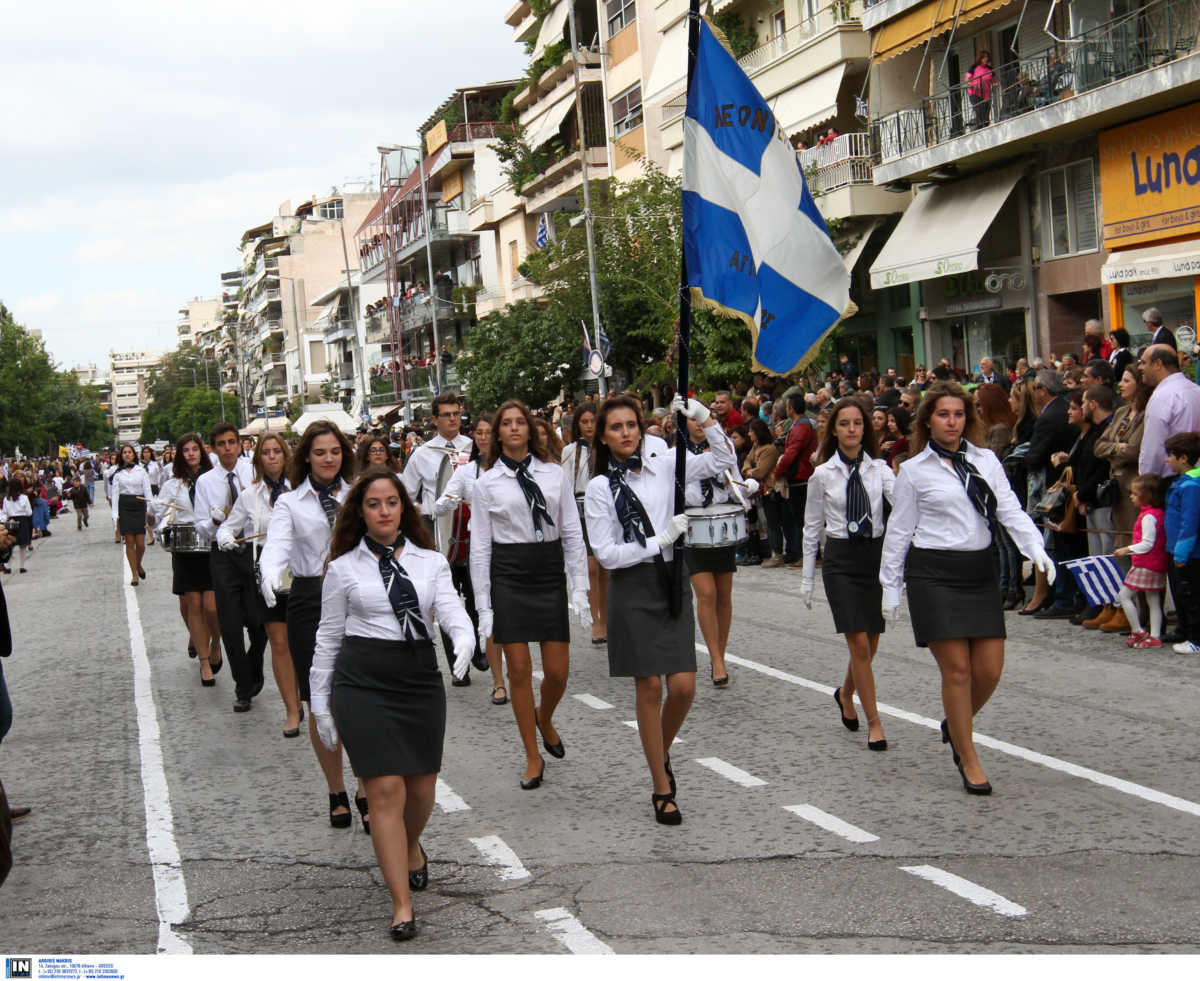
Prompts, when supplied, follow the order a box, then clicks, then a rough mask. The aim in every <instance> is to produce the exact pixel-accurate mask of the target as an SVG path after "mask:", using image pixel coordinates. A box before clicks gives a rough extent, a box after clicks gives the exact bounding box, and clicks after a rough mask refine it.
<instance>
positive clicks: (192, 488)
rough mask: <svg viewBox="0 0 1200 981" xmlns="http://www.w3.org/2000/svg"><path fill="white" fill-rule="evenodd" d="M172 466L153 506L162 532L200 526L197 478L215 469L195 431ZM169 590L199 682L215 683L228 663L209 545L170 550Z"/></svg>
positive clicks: (180, 446) (184, 438)
mask: <svg viewBox="0 0 1200 981" xmlns="http://www.w3.org/2000/svg"><path fill="white" fill-rule="evenodd" d="M171 466H172V475H171V476H170V477H169V478H168V479H166V480H164V481H163V484H162V486H161V487H160V488H159V491H158V496H157V497H155V499H154V503H153V504H151V505H150V516H151V519H152V523H153V524H154V525H155V526H156V527H157V528H158V533H159V535H160V536H161V535H162V534H163V531H164V529H166V528H171V527H176V526H179V525H189V526H191V527H193V528H195V526H196V518H195V513H194V508H195V505H196V481H197V480H198V479H199V477H200V475H201V474H202V473H204V472H205V471H206V470H210V469H212V463H211V462H210V461H209V459H208V454H207V453H205V452H204V444H203V443H202V442H201V440H200V437H199V436H198V435H197V434H196V433H185V434H184V435H183V436H180V437H179V440H178V442H176V444H175V453H174V455H173V463H172V464H171ZM197 534H199V531H198V530H197ZM205 544H207V542H206V543H205ZM171 592H172V593H173V594H174V595H176V596H178V597H179V607H180V613H181V614H182V615H183V621H184V623H185V624H186V625H187V631H188V640H189V644H188V654H190V655H191V656H192V657H195V658H197V660H199V662H200V684H202V685H203V686H204V687H205V688H211V687H212V686H213V685H215V684H216V683H217V682H216V679H215V678H214V677H213V676H214V675H215V674H216V673H217V672H218V671H220V670H221V665H222V664H223V663H224V661H223V660H222V659H221V627H220V624H219V623H218V622H217V597H216V593H214V592H213V583H212V572H211V571H210V563H209V552H208V550H207V549H205V550H204V551H203V552H172V553H171ZM200 651H207V652H208V654H207V656H205V657H199V652H200Z"/></svg>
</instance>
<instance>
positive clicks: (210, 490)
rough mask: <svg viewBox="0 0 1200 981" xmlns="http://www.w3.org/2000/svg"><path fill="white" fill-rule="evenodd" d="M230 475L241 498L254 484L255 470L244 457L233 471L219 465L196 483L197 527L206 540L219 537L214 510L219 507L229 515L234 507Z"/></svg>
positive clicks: (202, 475)
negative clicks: (230, 497) (213, 516)
mask: <svg viewBox="0 0 1200 981" xmlns="http://www.w3.org/2000/svg"><path fill="white" fill-rule="evenodd" d="M229 474H233V479H234V483H235V484H236V485H237V489H238V495H239V496H240V495H241V493H242V491H244V490H245V489H246V488H247V487H249V486H250V485H251V484H252V483H254V468H253V467H251V466H250V461H249V460H247V459H246V458H245V457H244V456H239V457H238V458H237V460H236V461H235V462H234V465H233V469H232V470H226V469H225V468H224V467H223V466H221V465H220V464H219V463H218V464H216V465H214V466H213V468H212V469H211V470H205V471H204V473H202V474H201V475H200V478H199V479H198V480H197V481H196V527H197V528H198V529H199V530H200V531H201V532H202V533H203V534H204V537H205V538H209V539H213V538H216V537H217V523H216V522H215V521H213V519H212V509H213V508H214V507H218V508H221V509H222V510H224V511H225V512H226V514H228V513H229V509H230V507H231V506H232V504H231V502H230V500H229V496H230V495H229V476H228V475H229Z"/></svg>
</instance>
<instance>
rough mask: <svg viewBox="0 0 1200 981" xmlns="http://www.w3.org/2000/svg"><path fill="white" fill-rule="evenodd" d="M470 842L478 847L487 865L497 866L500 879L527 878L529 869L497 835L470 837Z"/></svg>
mask: <svg viewBox="0 0 1200 981" xmlns="http://www.w3.org/2000/svg"><path fill="white" fill-rule="evenodd" d="M471 844H472V845H474V846H475V847H476V848H478V849H479V853H480V854H481V855H483V857H484V859H486V861H487V863H488V864H489V865H495V866H497V871H496V875H498V876H500V878H501V879H507V880H512V879H528V878H529V870H528V869H526V868H525V866H524V865H522V864H521V860H520V859H519V858H517V853H516V852H514V851H513V850H512V849H511V848H509V847H508V845H506V844H505V843H504V839H503V838H501V837H500V836H499V835H486V836H485V837H483V838H472V839H471Z"/></svg>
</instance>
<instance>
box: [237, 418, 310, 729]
mask: <svg viewBox="0 0 1200 981" xmlns="http://www.w3.org/2000/svg"><path fill="white" fill-rule="evenodd" d="M250 460H251V466H252V467H253V468H254V483H252V484H251V485H250V486H249V487H248V488H246V490H245V491H244V492H243V493H241V494H239V495H238V499H237V500H236V501H234V503H233V507H232V508H231V509H230V511H229V516H228V517H227V518H226V519H225V520H224V521H222V522H221V525H220V527H219V528H218V529H217V546H218V547H219V548H220V549H221V550H222V551H225V552H232V551H236V550H237V549H238V548H239V546H241V545H242V544H243V543H244V542H245V540H246V539H250V548H251V549H252V550H253V558H254V565H255V567H256V568H257V566H258V558H259V555H260V554H261V552H262V549H263V546H264V545H265V539H266V537H267V527H268V524H269V523H270V520H271V512H272V510H273V509H274V507H275V504H276V502H277V501H278V500H279V498H280V496H281V495H283V494H286V493H287V492H288V491H289V490H291V489H292V486H291V484H289V483H288V479H287V476H286V474H287V468H288V464H289V463H290V462H291V459H290V454H289V452H288V448H287V443H285V442H284V441H283V437H282V436H280V435H279V434H278V433H264V434H263V436H262V437H261V438H260V439H259V441H258V444H257V445H256V446H255V447H254V454H253V456H252V457H251V458H250ZM238 539H241V540H242V541H241V542H239V541H238ZM260 606H261V608H260V609H259V610H258V612H259V614H260V615H261V618H262V621H263V625H264V626H265V627H266V631H267V640H268V641H269V642H270V644H271V671H272V673H273V674H274V675H275V685H276V687H277V688H278V689H279V694H280V696H281V697H282V698H283V707H284V711H285V712H286V718H285V720H284V725H283V736H284V738H285V739H295V738H296V737H297V736H299V735H300V723H301V722H303V721H304V709H303V707H302V706H301V705H300V688H299V686H298V685H297V683H296V669H295V667H294V666H293V665H292V655H291V653H290V651H289V650H288V640H287V610H288V598H287V594H285V593H277V594H276V597H275V605H274V606H273V607H269V608H268V607H266V606H265V605H261V604H260Z"/></svg>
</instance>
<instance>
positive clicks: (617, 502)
mask: <svg viewBox="0 0 1200 981" xmlns="http://www.w3.org/2000/svg"><path fill="white" fill-rule="evenodd" d="M641 469H642V455H641V453H634V454H633V455H632V456H631V457H629V459H628V460H624V461H621V462H617V461H616V460H610V461H609V464H608V489H609V490H610V491H611V492H612V496H613V505H614V506H615V507H616V509H617V520H618V521H620V522H621V530H622V532H623V537H624V539H625V541H627V542H632V541H633V540H634V539H637V543H638V544H639V545H645V544H646V528H645V527H644V525H643V523H642V517H641V511H642V506H641V503H642V502H641V501H639V500H638V496H637V494H635V493H634V492H633V488H632V487H630V486H629V484H628V483H626V482H625V477H626V474H628V473H629V471H630V470H641Z"/></svg>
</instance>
